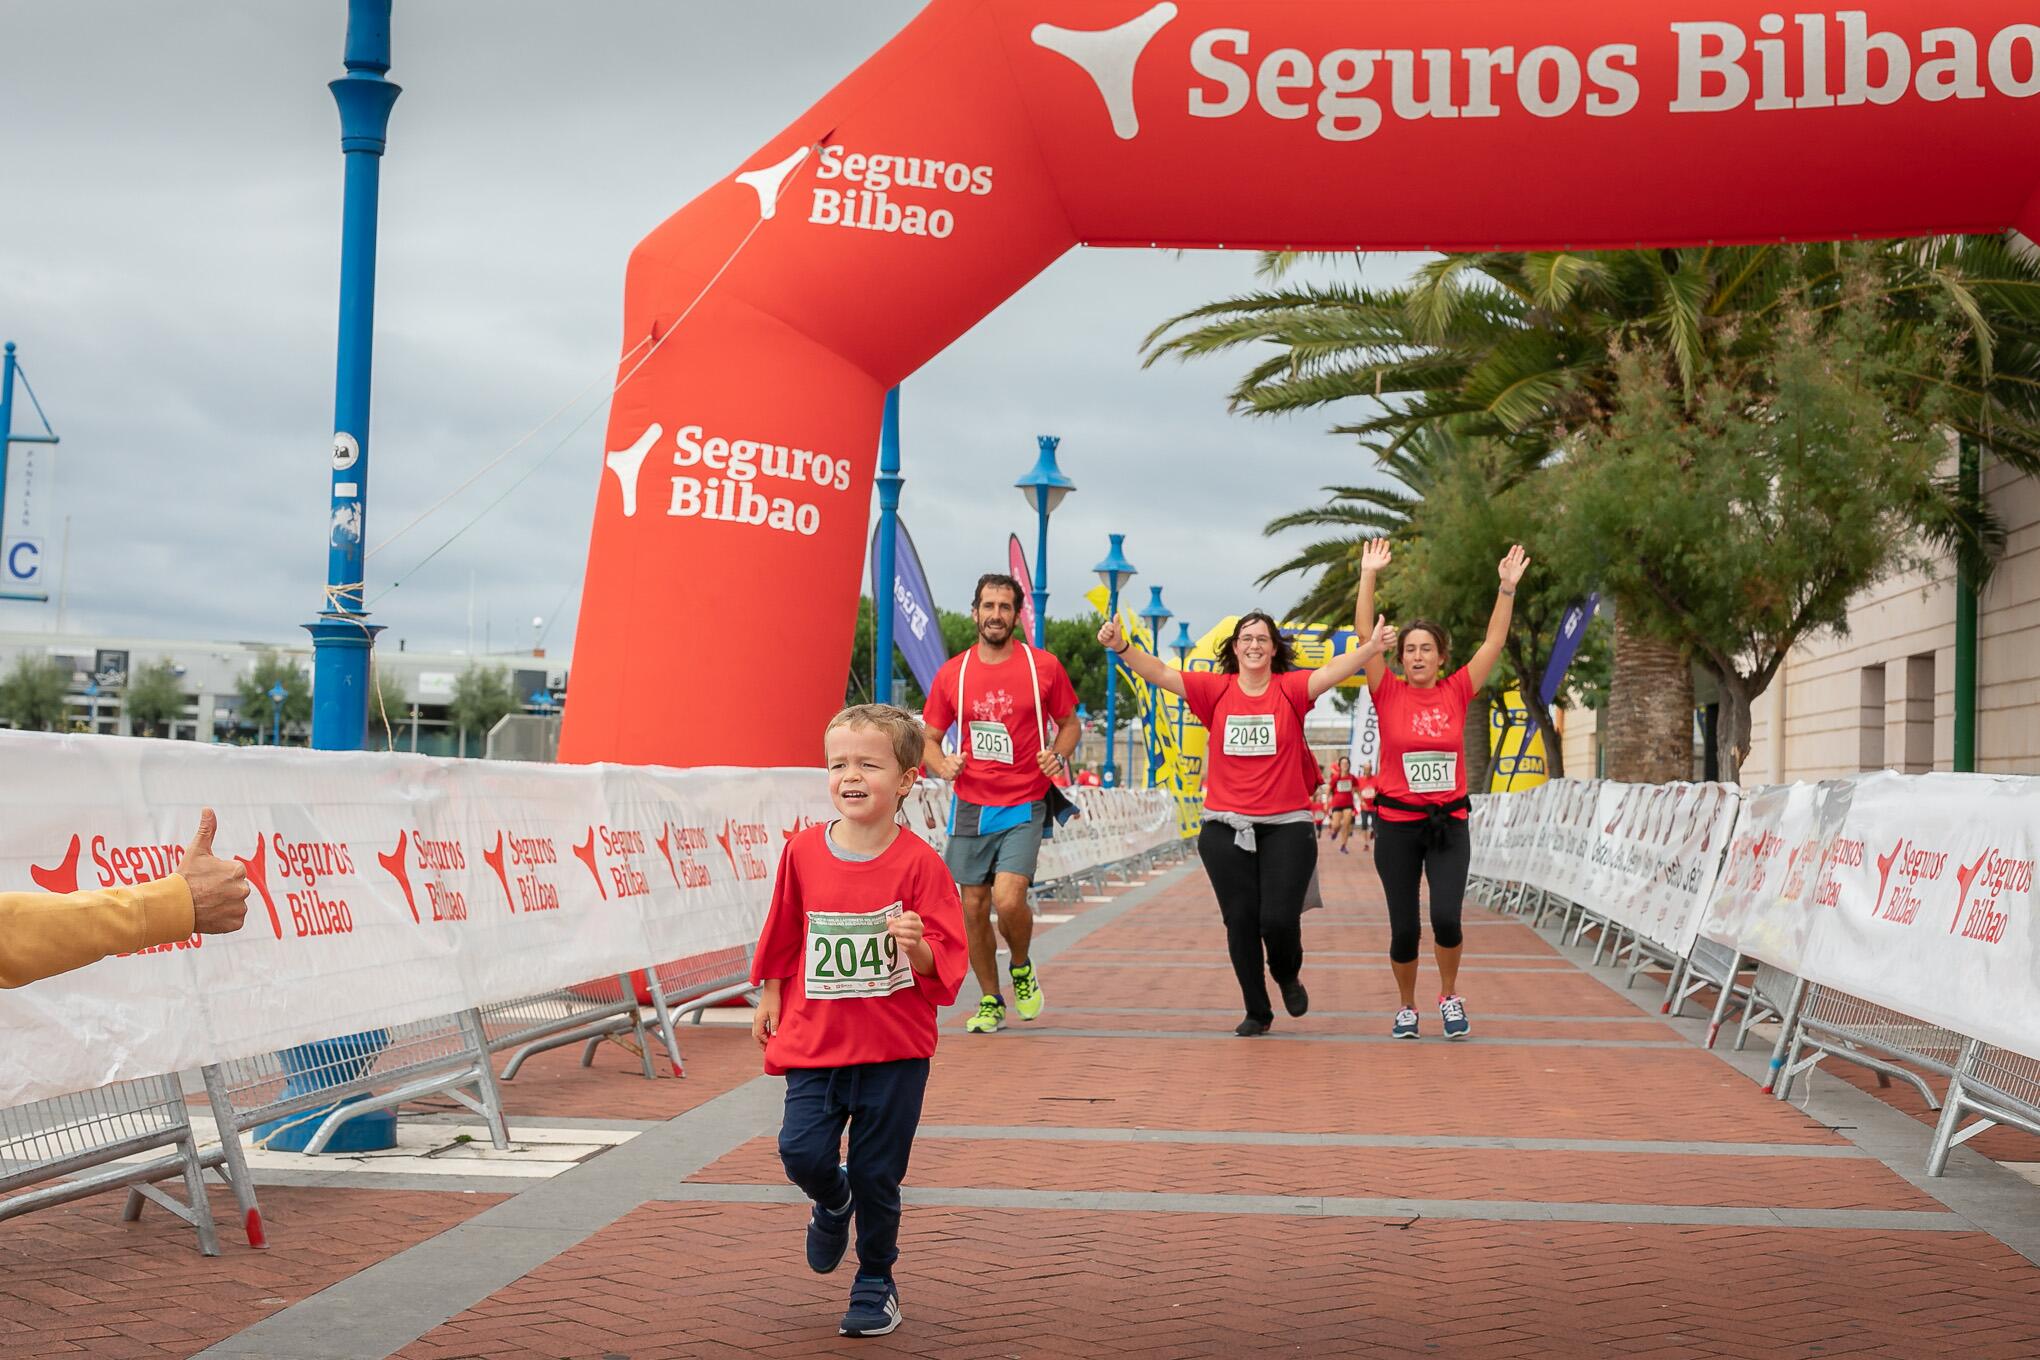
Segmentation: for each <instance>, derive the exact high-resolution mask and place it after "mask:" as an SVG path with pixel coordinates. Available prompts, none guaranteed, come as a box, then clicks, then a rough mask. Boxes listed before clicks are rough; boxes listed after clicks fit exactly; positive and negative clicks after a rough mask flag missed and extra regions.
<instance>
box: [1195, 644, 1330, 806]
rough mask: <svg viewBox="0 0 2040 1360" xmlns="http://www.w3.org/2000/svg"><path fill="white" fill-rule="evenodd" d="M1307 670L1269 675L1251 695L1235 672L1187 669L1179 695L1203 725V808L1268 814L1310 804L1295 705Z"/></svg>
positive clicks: (1299, 708)
mask: <svg viewBox="0 0 2040 1360" xmlns="http://www.w3.org/2000/svg"><path fill="white" fill-rule="evenodd" d="M1310 677H1311V673H1310V672H1309V671H1284V672H1283V673H1282V674H1280V675H1275V676H1271V677H1269V684H1268V688H1267V689H1266V690H1264V691H1263V692H1262V693H1261V694H1259V695H1250V694H1247V693H1246V692H1244V691H1243V690H1241V689H1240V678H1239V677H1238V676H1237V675H1226V674H1223V673H1220V672H1214V671H1189V672H1187V673H1185V674H1184V676H1183V692H1184V701H1185V702H1186V703H1188V704H1189V705H1190V711H1191V712H1192V713H1194V714H1196V715H1197V720H1198V721H1199V722H1201V723H1203V724H1204V726H1205V728H1206V730H1207V732H1208V734H1209V735H1208V737H1207V738H1206V741H1205V745H1204V806H1205V809H1206V810H1207V811H1210V812H1233V813H1238V814H1239V815H1240V816H1242V817H1273V816H1275V815H1277V814H1278V813H1283V812H1302V811H1304V810H1305V809H1307V808H1308V807H1309V806H1310V799H1311V793H1312V790H1313V788H1314V787H1315V783H1316V780H1315V776H1314V775H1313V774H1312V773H1310V762H1309V760H1308V756H1309V754H1310V748H1309V747H1308V746H1307V745H1306V744H1305V742H1304V733H1303V719H1302V718H1301V717H1299V716H1298V715H1299V713H1300V712H1307V711H1309V709H1310V704H1311V698H1310Z"/></svg>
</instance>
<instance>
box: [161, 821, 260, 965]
mask: <svg viewBox="0 0 2040 1360" xmlns="http://www.w3.org/2000/svg"><path fill="white" fill-rule="evenodd" d="M219 826H220V820H219V818H217V817H215V816H214V815H213V810H212V809H211V808H206V809H205V810H204V811H202V812H200V813H199V814H198V834H197V835H195V836H193V837H192V838H191V846H190V848H189V849H187V850H186V851H185V852H184V858H183V859H182V860H181V861H179V863H178V865H177V872H178V873H179V874H180V875H182V876H183V878H184V885H185V887H187V888H189V889H190V890H191V920H192V927H193V928H194V929H195V930H197V931H198V933H199V934H201V935H227V934H231V933H232V932H234V931H236V930H239V929H240V928H241V922H242V920H243V919H244V918H245V917H246V916H247V915H248V871H247V870H246V869H245V868H243V867H242V866H241V863H240V861H238V860H231V859H221V858H220V857H219V856H218V855H215V854H214V853H213V848H212V843H213V836H214V834H215V833H216V832H218V830H219Z"/></svg>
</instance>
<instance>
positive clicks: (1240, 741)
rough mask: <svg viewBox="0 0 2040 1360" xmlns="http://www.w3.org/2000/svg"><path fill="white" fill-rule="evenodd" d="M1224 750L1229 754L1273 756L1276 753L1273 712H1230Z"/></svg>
mask: <svg viewBox="0 0 2040 1360" xmlns="http://www.w3.org/2000/svg"><path fill="white" fill-rule="evenodd" d="M1223 749H1224V751H1225V753H1226V754H1227V755H1229V756H1272V755H1274V754H1275V715H1274V714H1273V713H1228V714H1227V715H1226V719H1225V745H1224V748H1223Z"/></svg>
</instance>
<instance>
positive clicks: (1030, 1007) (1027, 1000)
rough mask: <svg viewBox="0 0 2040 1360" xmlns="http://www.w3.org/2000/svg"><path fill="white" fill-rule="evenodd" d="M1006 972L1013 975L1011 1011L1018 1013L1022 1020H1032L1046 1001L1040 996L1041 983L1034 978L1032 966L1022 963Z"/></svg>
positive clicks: (1039, 1012)
mask: <svg viewBox="0 0 2040 1360" xmlns="http://www.w3.org/2000/svg"><path fill="white" fill-rule="evenodd" d="M1006 971H1007V972H1008V973H1011V974H1012V975H1013V1009H1014V1010H1016V1011H1018V1012H1020V1018H1021V1019H1022V1020H1032V1019H1033V1018H1034V1017H1035V1016H1037V1015H1039V1014H1041V1007H1042V1005H1043V1004H1044V1002H1045V1000H1046V999H1045V998H1044V997H1043V996H1042V994H1041V983H1040V982H1039V981H1038V980H1037V979H1036V978H1035V976H1034V965H1033V964H1031V963H1023V964H1021V965H1020V966H1019V967H1018V968H1008V969H1007V970H1006Z"/></svg>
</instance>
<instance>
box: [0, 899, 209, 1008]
mask: <svg viewBox="0 0 2040 1360" xmlns="http://www.w3.org/2000/svg"><path fill="white" fill-rule="evenodd" d="M191 930H192V916H191V889H190V887H189V886H187V885H186V883H185V882H184V880H183V879H182V878H181V877H179V876H178V875H176V874H172V875H171V876H170V877H168V878H159V879H156V880H155V881H153V882H150V883H144V884H142V885H141V886H140V887H136V888H107V889H104V890H99V891H93V892H76V893H61V894H55V893H0V987H25V986H27V985H28V984H29V983H31V982H34V981H36V980H37V979H39V978H46V977H51V976H54V975H55V974H58V973H68V972H69V971H71V970H72V969H73V968H83V967H84V966H85V965H86V964H88V963H93V962H96V961H97V960H99V959H103V958H105V957H106V956H107V955H108V954H127V953H132V952H133V951H135V950H137V949H146V948H148V947H149V946H150V945H152V944H169V943H170V942H172V941H173V940H182V939H184V938H186V937H187V936H189V935H190V934H191Z"/></svg>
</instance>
